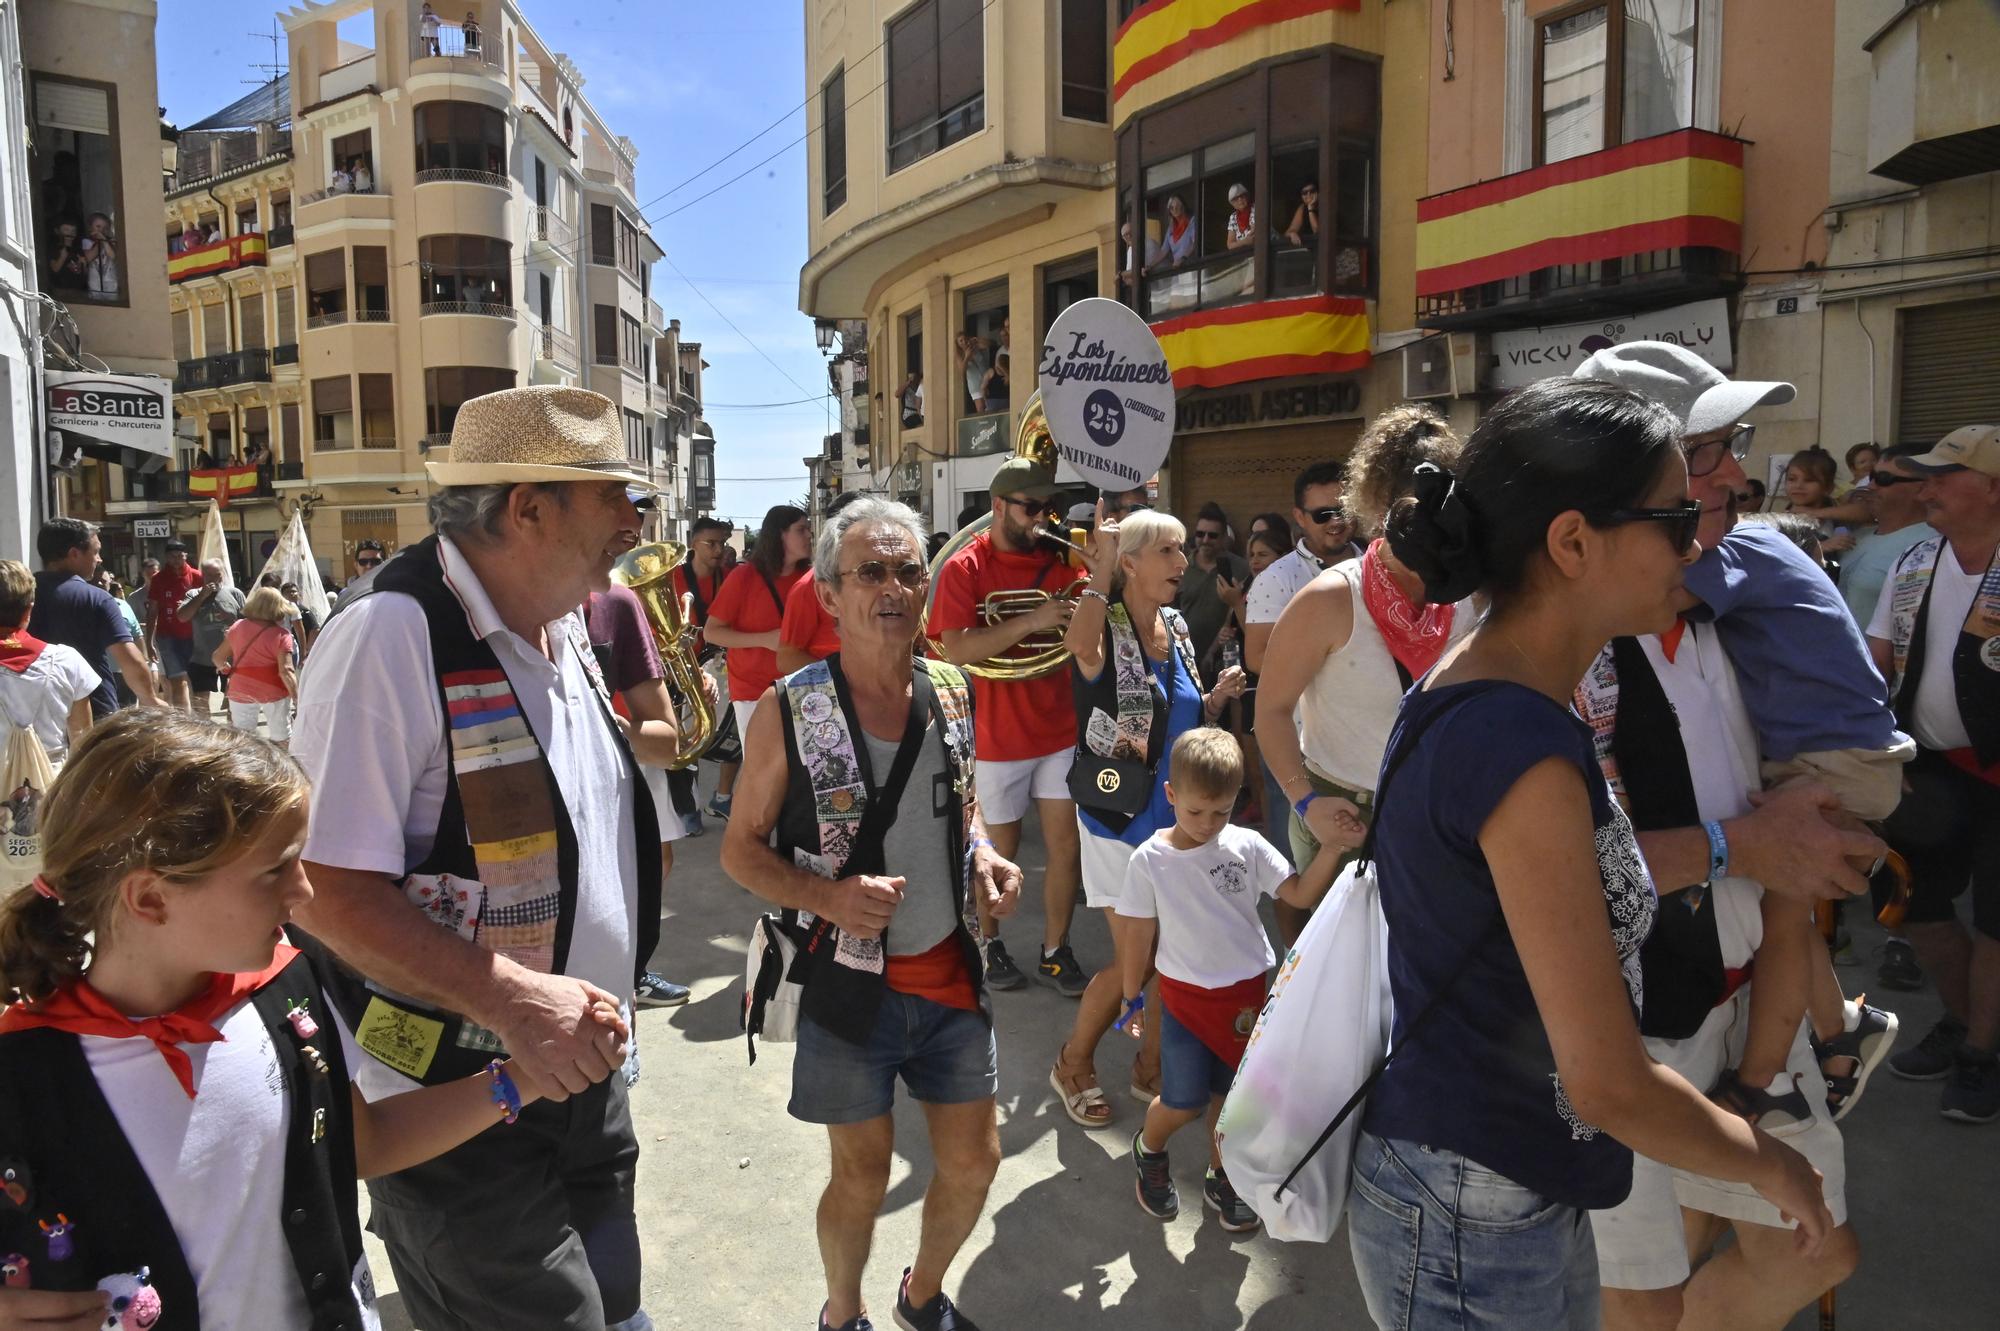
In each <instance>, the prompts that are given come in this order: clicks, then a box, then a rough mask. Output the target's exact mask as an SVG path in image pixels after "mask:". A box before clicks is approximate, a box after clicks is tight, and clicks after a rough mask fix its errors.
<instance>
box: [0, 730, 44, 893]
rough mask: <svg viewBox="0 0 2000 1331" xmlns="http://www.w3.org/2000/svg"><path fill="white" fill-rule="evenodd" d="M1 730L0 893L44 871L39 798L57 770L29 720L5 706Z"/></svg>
mask: <svg viewBox="0 0 2000 1331" xmlns="http://www.w3.org/2000/svg"><path fill="white" fill-rule="evenodd" d="M0 729H5V731H6V732H7V736H6V743H5V748H4V751H0V838H4V844H5V848H6V858H5V864H4V867H0V892H12V891H13V890H14V889H15V888H17V887H21V886H22V885H24V884H26V883H27V882H28V881H29V880H31V879H32V878H34V876H35V875H36V874H38V873H40V872H41V871H42V827H41V819H42V801H43V800H45V799H47V798H48V794H49V787H50V786H51V785H53V784H54V783H55V779H56V769H55V765H54V764H53V763H51V762H50V761H49V753H48V750H47V749H45V748H43V747H42V741H41V737H40V736H38V735H37V734H35V730H34V726H33V725H32V724H29V725H22V724H21V722H20V719H19V718H17V717H15V716H14V715H13V714H12V712H11V711H7V712H5V713H4V714H0Z"/></svg>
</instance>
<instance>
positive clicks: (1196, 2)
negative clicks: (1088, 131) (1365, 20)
mask: <svg viewBox="0 0 2000 1331" xmlns="http://www.w3.org/2000/svg"><path fill="white" fill-rule="evenodd" d="M1360 8H1361V0H1154V3H1152V4H1149V5H1141V6H1140V7H1139V8H1138V9H1136V10H1134V11H1133V12H1132V16H1131V17H1130V18H1128V19H1126V20H1125V21H1124V22H1123V23H1122V24H1120V25H1119V27H1118V35H1117V38H1116V41H1115V43H1114V44H1113V46H1112V49H1111V93H1112V96H1114V97H1122V96H1124V95H1125V92H1126V90H1127V89H1129V88H1130V87H1131V86H1132V85H1133V84H1135V83H1138V82H1139V81H1140V80H1142V79H1148V78H1151V77H1152V76H1153V75H1155V74H1157V73H1159V72H1160V71H1161V70H1163V69H1166V68H1168V67H1169V66H1172V65H1174V64H1176V63H1178V62H1179V61H1181V60H1183V59H1185V58H1186V57H1187V56H1189V55H1192V54H1193V53H1194V52H1196V51H1204V50H1207V49H1208V48H1210V47H1213V46H1220V45H1222V44H1223V43H1224V42H1226V41H1228V40H1230V39H1231V38H1232V37H1237V36H1241V35H1242V34H1243V33H1246V32H1249V31H1250V30H1251V29H1253V28H1262V27H1268V26H1269V25H1271V24H1273V23H1283V22H1285V21H1286V20H1287V19H1295V18H1305V17H1307V16H1308V15H1312V14H1324V13H1326V12H1327V11H1329V10H1334V9H1346V10H1358V9H1360Z"/></svg>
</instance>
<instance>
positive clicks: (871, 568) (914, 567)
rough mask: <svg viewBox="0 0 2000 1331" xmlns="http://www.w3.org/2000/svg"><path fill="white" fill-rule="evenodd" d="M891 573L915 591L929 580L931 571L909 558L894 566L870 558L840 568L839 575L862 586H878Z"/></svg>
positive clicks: (884, 581)
mask: <svg viewBox="0 0 2000 1331" xmlns="http://www.w3.org/2000/svg"><path fill="white" fill-rule="evenodd" d="M892 574H893V575H894V577H895V579H896V581H897V582H900V583H902V584H903V585H904V586H905V587H908V588H909V589H910V590H911V591H915V590H916V589H917V588H919V587H921V586H923V585H924V583H925V582H926V581H928V580H929V578H930V576H931V571H930V570H929V569H927V568H925V567H924V566H923V565H922V564H919V563H917V562H916V561H915V560H910V561H907V562H905V563H901V564H898V565H896V566H895V567H894V568H890V567H889V565H888V564H886V563H884V562H883V561H882V560H879V559H870V560H866V561H864V562H862V563H859V564H856V565H855V566H854V567H853V568H850V569H845V570H842V572H841V574H840V576H841V577H843V578H853V579H854V580H855V581H856V582H859V583H860V584H861V585H862V586H863V587H880V586H882V585H883V584H885V583H887V582H888V581H889V578H890V576H891V575H892Z"/></svg>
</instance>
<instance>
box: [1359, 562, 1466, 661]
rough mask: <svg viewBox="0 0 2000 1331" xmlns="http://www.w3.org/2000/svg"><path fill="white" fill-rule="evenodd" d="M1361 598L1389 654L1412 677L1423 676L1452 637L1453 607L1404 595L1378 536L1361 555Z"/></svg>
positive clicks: (1441, 653) (1442, 653)
mask: <svg viewBox="0 0 2000 1331" xmlns="http://www.w3.org/2000/svg"><path fill="white" fill-rule="evenodd" d="M1361 601H1362V604H1363V605H1364V606H1366V607H1367V610H1368V617H1369V618H1370V619H1372V620H1374V621H1375V627H1376V628H1377V629H1379V630H1381V633H1382V641H1383V642H1384V643H1385V644H1387V645H1388V648H1389V652H1390V654H1391V655H1393V656H1394V657H1395V658H1396V659H1397V660H1398V661H1400V662H1402V663H1403V669H1405V670H1407V671H1409V672H1410V678H1411V679H1422V678H1423V677H1424V675H1425V674H1426V673H1427V672H1428V671H1429V670H1430V668H1431V667H1432V666H1434V665H1436V664H1437V660H1438V657H1440V656H1442V655H1444V645H1445V643H1447V642H1448V641H1450V640H1451V621H1452V616H1453V607H1451V606H1448V605H1421V606H1420V605H1418V604H1417V603H1416V602H1414V601H1412V600H1411V599H1410V598H1409V597H1408V596H1405V595H1404V594H1403V589H1402V588H1401V587H1398V586H1397V585H1396V579H1395V578H1394V577H1392V576H1391V575H1390V573H1389V566H1388V565H1387V564H1386V563H1384V562H1383V561H1382V540H1381V538H1380V537H1377V538H1376V539H1375V540H1374V541H1372V542H1371V543H1370V544H1369V546H1368V549H1367V551H1366V552H1365V553H1364V554H1363V555H1362V556H1361Z"/></svg>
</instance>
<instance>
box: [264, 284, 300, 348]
mask: <svg viewBox="0 0 2000 1331" xmlns="http://www.w3.org/2000/svg"><path fill="white" fill-rule="evenodd" d="M276 294H277V301H276V304H277V306H278V316H277V321H276V326H275V327H274V328H273V330H272V336H271V345H272V346H274V347H295V346H297V345H298V342H299V309H298V306H299V302H298V297H297V296H295V295H293V294H292V288H290V287H279V288H278V290H277V293H276Z"/></svg>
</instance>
